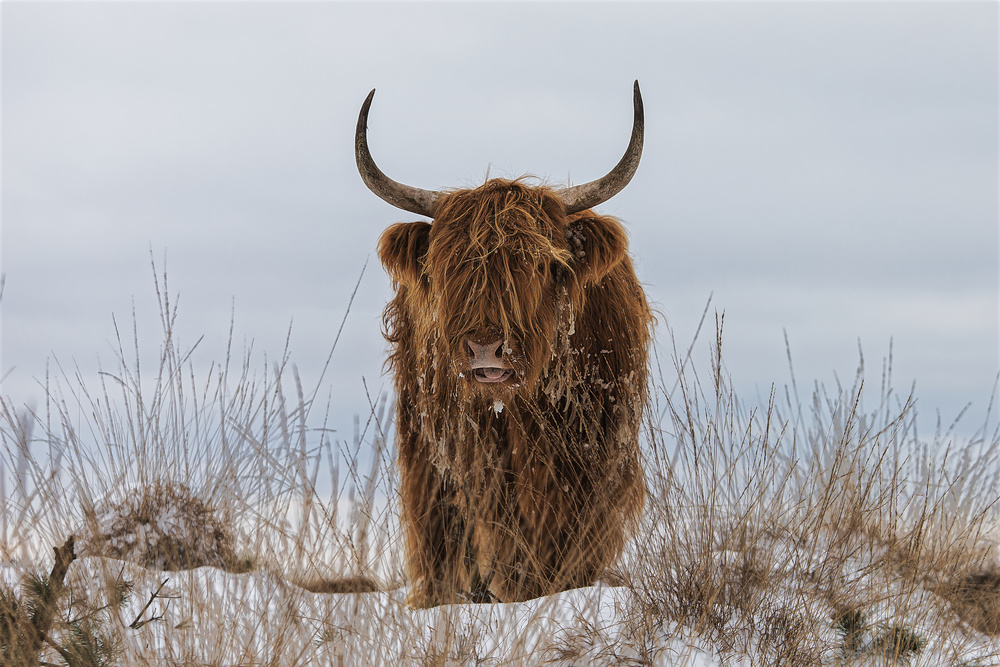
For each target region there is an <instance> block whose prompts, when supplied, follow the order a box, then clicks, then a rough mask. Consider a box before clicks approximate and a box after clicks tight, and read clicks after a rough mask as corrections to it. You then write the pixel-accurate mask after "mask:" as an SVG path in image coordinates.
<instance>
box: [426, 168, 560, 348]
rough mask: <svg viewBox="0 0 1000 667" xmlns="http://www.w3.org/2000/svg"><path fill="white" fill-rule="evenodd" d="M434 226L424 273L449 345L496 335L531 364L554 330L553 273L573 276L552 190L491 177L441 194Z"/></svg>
mask: <svg viewBox="0 0 1000 667" xmlns="http://www.w3.org/2000/svg"><path fill="white" fill-rule="evenodd" d="M432 228H433V233H432V238H431V241H430V246H429V249H428V261H427V262H426V265H425V271H426V272H427V275H428V277H429V279H430V283H431V285H432V286H433V292H434V298H435V299H436V303H435V306H436V311H437V312H438V314H439V315H440V316H441V317H442V322H441V325H442V326H443V328H444V331H445V332H446V336H447V338H448V339H449V343H450V344H451V345H457V344H459V343H460V339H461V338H463V337H464V336H468V335H472V336H478V337H484V338H489V337H492V336H497V337H502V338H503V339H504V340H508V341H513V342H517V343H519V344H520V345H521V346H522V349H521V350H520V352H521V353H522V354H523V355H524V356H525V357H528V359H526V360H525V361H527V364H526V365H527V366H531V367H533V366H537V362H538V361H540V358H539V356H537V355H538V354H539V353H540V352H541V349H539V348H541V347H542V344H541V341H547V340H549V339H550V338H551V330H552V327H554V326H555V318H556V312H555V311H556V304H555V300H556V297H557V295H556V293H555V290H556V280H555V275H556V273H557V272H559V271H563V272H564V273H565V274H566V275H569V276H572V275H573V270H572V267H571V264H570V263H571V261H572V258H573V255H572V253H571V252H570V249H569V246H568V242H567V239H566V229H567V220H566V216H565V214H564V212H563V205H562V202H561V201H559V199H558V197H557V196H556V195H555V193H554V191H553V190H551V189H549V188H546V187H541V186H536V187H531V186H527V185H524V184H523V183H522V182H520V181H508V180H503V179H494V180H491V181H488V182H487V183H485V184H484V185H482V186H481V187H479V188H476V189H474V190H461V191H457V192H453V193H450V194H448V195H446V196H445V198H444V199H443V200H442V202H441V204H440V206H439V208H438V210H437V213H436V216H435V219H434V223H433V225H432ZM570 282H571V281H570ZM573 291H574V292H575V291H576V290H573ZM480 342H488V341H485V340H484V341H480Z"/></svg>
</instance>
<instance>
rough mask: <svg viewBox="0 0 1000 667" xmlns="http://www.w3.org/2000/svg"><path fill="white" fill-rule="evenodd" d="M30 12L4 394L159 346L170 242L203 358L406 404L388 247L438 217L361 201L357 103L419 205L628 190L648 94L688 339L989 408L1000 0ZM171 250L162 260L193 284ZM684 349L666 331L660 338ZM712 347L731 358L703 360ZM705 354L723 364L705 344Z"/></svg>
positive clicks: (749, 362)
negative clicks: (278, 360) (121, 332)
mask: <svg viewBox="0 0 1000 667" xmlns="http://www.w3.org/2000/svg"><path fill="white" fill-rule="evenodd" d="M0 15H2V16H0V19H2V248H0V259H2V271H3V273H4V274H5V276H6V289H5V292H4V294H3V301H2V306H0V308H2V311H0V312H2V321H0V325H2V329H0V334H2V338H0V374H2V373H8V372H9V374H8V375H7V377H6V379H5V380H4V381H3V384H2V387H0V390H2V392H3V393H4V394H6V395H8V396H12V397H14V398H15V399H16V400H18V401H31V400H34V401H36V402H37V401H39V400H40V398H39V397H40V392H39V390H38V387H37V384H36V379H38V378H41V377H43V376H44V373H45V364H46V359H47V358H52V357H55V358H58V359H59V360H60V361H61V362H62V363H63V365H64V366H69V365H72V364H73V363H74V361H75V363H76V364H78V365H79V366H80V368H81V371H82V372H83V373H84V375H85V376H86V375H88V374H90V373H92V372H93V370H94V369H95V368H96V365H97V358H98V356H100V358H101V360H102V362H103V363H104V364H105V365H109V364H110V363H111V362H112V360H113V353H112V352H113V348H112V346H111V344H110V341H112V340H113V338H114V325H113V321H112V315H113V314H114V316H115V317H116V318H117V320H118V322H119V323H128V322H130V319H131V311H132V308H133V303H134V306H135V311H136V314H137V318H138V328H139V335H140V345H141V346H142V347H143V349H144V352H145V353H151V354H154V355H155V352H156V348H157V347H158V345H159V341H160V338H159V335H158V333H157V330H158V327H159V321H158V318H157V309H156V299H155V293H154V288H153V279H152V271H151V269H150V257H149V254H150V253H149V250H150V248H152V254H153V256H154V258H155V259H156V262H157V265H158V267H159V268H161V269H162V267H163V266H164V265H165V266H166V268H167V271H168V274H169V281H170V283H169V284H170V291H171V293H173V294H179V320H178V322H179V324H178V334H179V336H180V338H181V341H182V345H183V344H187V345H190V344H193V343H194V342H195V341H196V340H197V339H198V338H199V337H200V336H202V335H204V336H205V340H204V342H203V343H202V345H201V346H200V347H199V350H198V353H197V354H196V355H195V356H194V359H195V362H196V365H197V366H198V367H199V368H204V367H205V366H206V365H207V363H208V362H209V361H210V360H213V359H214V360H219V359H220V358H221V357H222V356H223V351H224V346H225V342H226V337H227V335H228V331H229V321H230V315H231V312H233V310H235V337H236V341H237V344H238V345H240V346H242V345H243V343H244V342H250V341H253V345H254V349H255V350H257V351H258V352H260V353H267V355H268V356H269V357H270V358H274V357H278V356H280V354H281V350H282V348H283V346H284V341H285V338H286V333H287V331H288V328H289V324H290V323H291V322H293V321H294V324H293V325H292V333H291V346H290V347H291V357H292V361H293V362H294V363H295V364H296V365H297V366H298V368H299V370H300V372H301V373H302V375H303V378H304V380H305V382H306V384H310V383H311V382H315V380H316V378H317V377H318V374H319V369H320V368H321V366H322V363H323V361H324V360H325V359H326V356H327V354H328V351H329V348H330V345H331V344H332V342H333V339H334V336H335V333H336V331H337V328H338V326H339V323H340V320H341V319H342V318H343V316H344V311H345V308H346V306H347V302H348V298H349V295H350V294H351V291H352V290H353V288H354V284H355V282H356V281H357V279H358V276H359V275H360V273H361V271H362V267H363V266H364V265H365V263H366V262H367V263H368V268H367V270H366V271H365V274H364V277H363V278H362V280H361V285H360V289H359V291H358V297H357V299H356V301H355V303H354V307H353V309H352V311H351V313H350V315H349V317H348V320H347V323H346V325H345V328H344V334H343V336H342V338H341V340H340V343H339V345H338V348H337V350H336V351H335V353H334V356H333V361H332V370H331V371H330V374H329V376H328V379H329V380H330V382H331V383H332V384H333V403H334V408H333V422H334V423H333V426H335V427H337V428H338V429H341V433H344V432H345V431H346V430H349V428H350V426H349V424H350V419H351V415H353V414H354V413H358V412H366V411H367V399H366V398H365V396H364V384H363V382H362V378H364V380H365V382H366V383H367V386H368V388H369V389H370V391H371V392H372V393H373V394H374V393H376V392H378V391H379V390H380V388H382V389H383V390H388V389H389V387H390V386H391V380H390V379H389V378H388V377H384V376H383V375H382V361H383V359H384V356H385V343H384V341H383V339H382V337H381V333H380V315H381V310H382V307H383V305H384V304H385V302H386V301H387V300H388V298H389V297H390V294H391V292H390V285H389V281H388V279H387V278H386V276H385V274H384V272H383V270H382V267H381V266H380V264H379V262H378V259H377V256H376V255H375V247H376V242H377V239H378V236H379V234H380V233H381V231H382V230H383V229H384V228H385V227H386V226H387V225H389V224H390V223H393V222H396V221H400V220H412V219H415V218H414V216H413V215H412V214H408V213H405V212H403V211H399V210H396V209H393V208H392V207H390V206H389V205H387V204H385V203H384V202H382V201H381V200H380V199H378V198H377V197H376V196H375V195H373V194H371V193H370V192H369V191H368V190H367V189H366V188H365V187H364V185H363V184H362V182H361V179H360V177H359V176H358V174H357V171H356V168H355V164H354V154H353V145H352V139H353V132H354V126H355V122H356V118H357V112H358V109H359V107H360V105H361V102H362V101H363V100H364V98H365V95H366V94H367V93H368V91H369V90H370V89H371V88H373V87H374V88H377V90H378V93H377V94H376V96H375V101H374V104H373V107H372V112H371V117H370V123H369V127H370V133H369V137H370V142H371V146H372V151H373V154H374V156H375V158H376V160H377V161H378V162H379V164H380V166H381V167H382V168H383V169H384V170H385V171H386V172H387V173H388V174H389V175H390V176H392V177H393V178H396V179H397V180H401V181H403V182H406V183H409V184H411V185H415V186H420V187H424V188H447V187H463V186H474V185H478V184H480V183H481V182H482V181H483V179H484V178H485V176H486V174H487V172H489V173H490V175H493V176H508V177H510V176H519V175H522V174H525V173H529V174H534V175H536V176H539V177H541V178H543V179H545V180H546V181H548V182H551V183H555V184H561V183H565V182H566V180H567V179H572V181H573V182H575V183H580V182H584V181H587V180H591V179H593V178H596V177H598V176H601V175H603V174H604V173H605V172H606V171H608V170H609V169H610V168H611V167H612V166H613V165H614V163H615V162H616V161H617V160H618V158H619V157H620V155H621V153H622V151H623V150H624V148H625V145H626V143H627V141H628V136H629V131H630V128H631V118H632V111H631V97H632V96H631V87H632V81H633V80H634V79H638V80H639V82H640V85H641V87H642V92H643V98H644V100H645V105H646V142H645V150H644V153H643V159H642V164H641V165H640V167H639V171H638V174H637V175H636V177H635V178H634V179H633V181H632V183H631V184H630V185H629V186H628V188H626V189H625V190H624V191H623V192H622V193H621V194H619V195H618V196H616V197H615V198H614V199H612V200H611V201H609V202H607V203H606V204H604V205H603V206H601V207H600V209H599V210H600V211H602V212H604V213H607V214H611V215H615V216H618V217H620V218H621V219H622V220H624V221H625V223H626V225H627V227H628V229H629V231H630V234H631V249H632V254H633V255H634V257H635V258H636V263H637V271H638V273H639V275H640V278H641V279H642V281H643V282H644V284H645V285H646V286H647V293H648V295H649V297H650V299H651V300H652V301H653V302H654V303H655V304H656V306H657V308H658V309H659V310H660V312H662V313H663V315H664V317H665V319H666V321H667V322H669V323H670V325H671V326H672V327H673V329H674V332H675V335H676V336H677V338H678V340H679V341H680V343H681V344H682V345H684V346H686V345H687V344H688V342H689V341H690V338H691V336H692V335H693V332H694V330H695V328H696V326H697V323H698V320H699V318H700V316H701V313H702V310H703V308H704V306H705V304H706V302H707V300H708V298H709V295H714V296H713V298H712V309H713V312H714V310H715V309H718V310H719V311H723V310H724V311H725V321H726V337H725V341H726V342H725V349H724V354H725V360H726V363H727V367H728V370H729V372H730V373H731V374H732V376H733V378H734V380H735V382H736V384H737V386H738V387H739V388H740V389H741V391H742V392H743V393H744V398H746V399H748V400H751V401H752V400H756V394H757V393H758V392H759V393H760V394H761V395H763V396H765V397H766V394H767V393H768V390H769V387H770V385H771V384H772V383H777V384H778V385H779V387H780V386H782V385H783V384H784V383H786V382H787V381H788V379H789V375H788V370H787V363H786V360H785V343H784V338H783V333H782V331H783V330H786V331H787V333H788V338H789V341H790V344H791V349H792V355H793V358H794V361H795V367H796V375H797V379H798V382H799V386H800V389H803V388H808V387H809V385H810V384H811V382H812V380H814V379H815V380H820V381H824V382H827V383H830V382H832V381H833V377H834V375H833V374H834V373H837V374H838V375H839V377H840V378H841V379H842V380H845V381H846V382H848V383H849V382H850V379H851V378H852V376H853V372H854V369H855V367H856V366H857V362H858V340H859V339H860V341H861V344H862V346H863V349H864V351H865V355H866V362H867V364H868V369H869V376H868V377H869V382H870V383H871V384H872V385H875V386H877V385H878V384H879V383H880V381H881V359H882V358H883V357H884V356H885V355H886V354H887V353H888V350H889V340H890V338H892V339H893V341H894V347H893V357H894V358H893V362H894V380H895V384H896V386H897V388H898V390H900V391H902V392H903V393H906V392H907V391H908V390H909V386H910V383H911V382H913V381H914V380H916V392H917V396H918V399H919V401H918V406H919V408H920V410H921V411H922V413H923V414H924V417H925V420H926V419H930V420H931V421H933V415H934V411H935V410H936V409H938V408H940V409H941V412H942V415H943V417H944V418H945V419H950V418H951V417H953V416H954V415H955V414H956V413H957V411H958V410H959V409H960V408H961V407H962V406H963V405H964V404H965V403H966V402H969V401H971V402H973V414H976V415H981V414H982V411H983V410H984V409H985V406H986V403H987V400H988V397H989V393H990V390H991V388H992V386H993V382H994V380H995V378H996V375H997V371H998V210H997V209H998V186H997V183H998V168H997V165H998V147H997V146H998V144H997V129H998V101H997V88H998V84H997V81H998V66H997V63H998V50H997V31H998V6H997V4H996V3H993V2H981V3H924V2H921V3H754V2H743V3H737V4H723V3H705V4H693V3H662V4H660V3H641V4H623V3H616V4H602V3H587V4H575V3H574V4H570V3H547V4H515V3H498V4H477V3H465V4H459V3H449V4H425V3H405V4H376V3H366V4H341V3H312V2H311V3H301V4H289V3H281V4H265V3H222V4H215V3H213V4H197V3H156V4H145V3H144V4H125V3H107V4H97V3H79V4H66V3H58V4H57V3H37V4H35V3H32V4H25V3H17V2H4V3H2V5H0ZM164 257H165V258H166V259H165V262H164ZM663 332H665V327H661V333H663ZM709 338H710V336H708V337H705V341H706V343H707V340H708V339H709ZM696 363H697V364H698V365H699V367H700V368H701V369H702V371H703V372H704V373H706V374H707V373H708V372H709V370H710V365H709V363H708V349H707V345H702V346H701V347H699V348H697V350H696Z"/></svg>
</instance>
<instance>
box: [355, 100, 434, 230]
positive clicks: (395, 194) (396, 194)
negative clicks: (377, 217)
mask: <svg viewBox="0 0 1000 667" xmlns="http://www.w3.org/2000/svg"><path fill="white" fill-rule="evenodd" d="M373 97H375V89H374V88H372V92H370V93H368V97H367V98H366V99H365V103H364V104H362V105H361V113H360V114H358V128H357V130H356V131H355V132H354V157H355V158H356V159H357V161H358V171H359V172H361V179H362V180H363V181H364V182H365V185H367V186H368V189H369V190H371V191H372V192H374V193H375V194H377V195H378V196H379V197H381V198H382V199H384V200H385V201H387V202H389V203H390V204H392V205H393V206H395V207H396V208H401V209H403V210H404V211H409V212H410V213H416V214H417V215H426V216H427V217H428V218H433V217H434V209H435V208H437V199H438V196H439V194H440V193H438V192H435V191H434V190H421V189H420V188H414V187H411V186H409V185H403V184H402V183H397V182H396V181H394V180H392V179H391V178H389V177H388V176H386V175H385V174H383V173H382V170H381V169H379V168H378V166H377V165H376V164H375V160H373V159H372V154H371V152H370V151H369V150H368V109H369V107H371V105H372V98H373Z"/></svg>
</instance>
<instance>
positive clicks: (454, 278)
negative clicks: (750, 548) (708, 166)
mask: <svg viewBox="0 0 1000 667" xmlns="http://www.w3.org/2000/svg"><path fill="white" fill-rule="evenodd" d="M369 100H370V98H369ZM637 108H639V111H637V117H639V115H638V114H639V112H640V111H641V108H640V107H637ZM363 113H365V114H366V113H367V108H365V109H364V111H363ZM360 127H361V125H360V123H359V128H360ZM633 133H634V131H633ZM640 139H641V135H640ZM636 160H637V158H636ZM623 161H624V159H623ZM359 162H360V160H359ZM362 173H364V172H362ZM366 180H367V179H366ZM622 187H623V186H622ZM373 189H374V188H373ZM434 197H435V198H434V200H433V201H434V208H433V217H434V221H433V223H432V224H428V223H424V222H415V223H401V224H397V225H393V226H392V227H390V228H389V229H388V230H386V232H385V233H384V234H383V236H382V238H381V240H380V242H379V256H380V258H381V260H382V262H383V264H384V265H385V267H386V268H387V270H388V271H389V273H390V274H391V275H392V278H393V281H394V284H395V286H396V290H397V292H396V296H395V298H394V299H393V300H392V301H391V302H390V303H389V305H388V306H387V307H386V310H385V314H384V320H385V335H386V337H387V339H388V340H389V342H390V344H391V346H392V350H391V355H390V358H389V364H390V366H391V368H392V371H393V372H394V374H395V384H396V391H397V435H396V442H397V449H398V453H399V458H398V465H399V471H400V477H401V485H402V518H403V524H404V530H405V534H406V556H407V567H408V571H409V572H408V573H409V575H410V579H411V591H410V594H409V598H408V600H409V602H410V603H411V604H413V605H414V606H419V607H427V606H434V605H437V604H444V603H450V602H457V601H460V600H462V599H468V598H469V596H470V595H471V597H472V598H473V599H484V598H489V597H490V596H489V595H487V594H486V591H489V592H490V593H492V596H493V597H495V598H496V599H498V600H500V601H503V602H510V601H518V600H526V599H530V598H534V597H538V596H541V595H547V594H550V593H555V592H558V591H561V590H566V589H568V588H575V587H579V586H587V585H590V584H592V583H594V581H595V580H596V579H597V577H598V576H599V575H600V574H601V572H602V570H604V569H605V568H606V567H607V566H608V565H610V564H611V563H612V562H613V561H614V560H615V559H616V558H617V557H618V555H619V554H620V553H621V550H622V547H623V544H624V540H625V537H626V533H627V529H628V525H629V524H630V523H631V522H632V521H634V520H635V519H636V518H637V516H638V514H639V512H640V511H641V509H642V506H643V500H644V495H645V492H644V484H643V474H642V469H641V466H640V463H639V445H638V439H639V430H640V426H641V421H642V414H643V409H644V407H645V404H646V380H647V360H648V349H649V343H650V334H651V327H652V322H653V317H652V314H651V312H650V309H649V306H648V304H647V302H646V298H645V295H644V294H643V291H642V288H641V286H640V284H639V281H638V279H637V278H636V275H635V272H634V270H633V268H632V263H631V261H630V259H629V257H628V253H627V239H626V236H625V231H624V229H623V228H622V226H621V224H620V223H619V222H618V221H617V220H615V219H613V218H609V217H604V216H599V215H596V214H595V213H593V211H591V210H589V209H586V210H582V211H579V212H576V213H572V214H570V215H567V213H566V209H567V208H569V207H568V206H566V205H565V198H564V197H561V196H560V191H556V190H552V189H549V188H546V187H541V186H537V187H532V186H529V185H526V184H525V183H523V182H520V181H505V180H500V179H495V180H491V181H488V182H487V183H486V184H484V185H483V186H481V187H479V188H476V189H471V190H461V191H457V192H452V193H434ZM384 198H386V199H387V200H388V197H384ZM407 208H409V207H407ZM410 210H414V209H412V208H410Z"/></svg>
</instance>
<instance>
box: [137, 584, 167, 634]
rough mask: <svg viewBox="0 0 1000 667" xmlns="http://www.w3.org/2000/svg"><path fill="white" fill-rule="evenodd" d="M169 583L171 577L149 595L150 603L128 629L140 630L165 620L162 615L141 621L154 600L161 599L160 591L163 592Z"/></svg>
mask: <svg viewBox="0 0 1000 667" xmlns="http://www.w3.org/2000/svg"><path fill="white" fill-rule="evenodd" d="M168 581H170V577H167V578H166V579H164V580H163V581H162V582H161V583H160V585H159V586H158V587H157V588H156V590H155V591H153V592H152V593H150V594H149V601H148V602H147V603H146V606H144V607H143V608H142V610H141V611H140V612H139V614H138V615H137V616H136V617H135V620H134V621H132V622H131V623H129V624H128V627H130V628H132V629H133V630H138V629H139V628H141V627H142V626H144V625H146V624H147V623H152V622H153V621H159V620H162V619H163V615H162V614H161V615H160V616H152V617H150V618H148V619H146V620H145V621H140V620H139V619H141V618H142V615H143V614H145V613H146V610H147V609H149V605H151V604H153V600H155V599H156V598H158V597H160V591H161V590H163V587H164V586H166V585H167V582H168Z"/></svg>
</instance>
